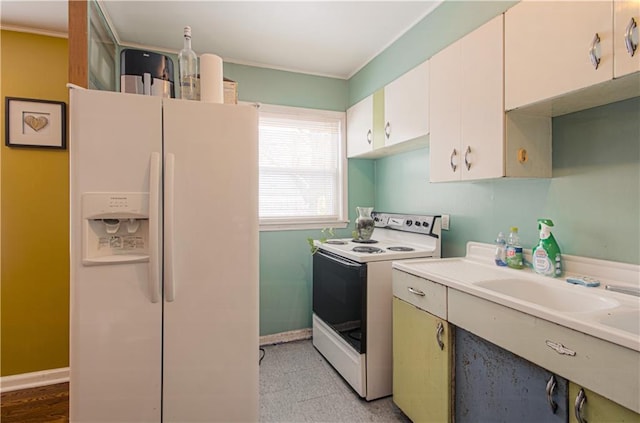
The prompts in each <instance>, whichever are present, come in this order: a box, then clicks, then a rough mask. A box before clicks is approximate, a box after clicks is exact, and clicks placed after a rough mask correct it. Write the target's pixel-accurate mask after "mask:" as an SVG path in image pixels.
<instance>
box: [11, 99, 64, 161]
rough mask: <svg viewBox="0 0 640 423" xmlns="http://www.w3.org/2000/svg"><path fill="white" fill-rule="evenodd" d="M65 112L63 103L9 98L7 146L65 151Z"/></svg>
mask: <svg viewBox="0 0 640 423" xmlns="http://www.w3.org/2000/svg"><path fill="white" fill-rule="evenodd" d="M66 111H67V105H66V104H65V103H64V102H62V101H48V100H37V99H31V98H18V97H6V103H5V130H6V134H5V144H6V145H7V146H9V147H38V148H58V149H66V148H67V131H66V126H67V114H66Z"/></svg>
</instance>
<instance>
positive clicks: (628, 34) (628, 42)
mask: <svg viewBox="0 0 640 423" xmlns="http://www.w3.org/2000/svg"><path fill="white" fill-rule="evenodd" d="M634 32H635V34H636V36H635V38H636V40H635V41H634V39H633V38H634V37H633V35H634V34H633V33H634ZM637 38H638V24H637V23H636V20H635V19H633V17H632V18H631V20H630V21H629V25H627V29H626V30H625V33H624V45H625V46H626V47H627V51H628V52H629V55H630V56H631V57H633V55H634V53H635V52H636V49H637V48H638V41H637Z"/></svg>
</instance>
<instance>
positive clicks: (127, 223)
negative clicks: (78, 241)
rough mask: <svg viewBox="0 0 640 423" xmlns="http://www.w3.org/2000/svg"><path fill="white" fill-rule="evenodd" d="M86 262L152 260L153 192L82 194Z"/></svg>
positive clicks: (83, 251) (85, 263) (113, 262)
mask: <svg viewBox="0 0 640 423" xmlns="http://www.w3.org/2000/svg"><path fill="white" fill-rule="evenodd" d="M82 232H83V233H82V237H83V239H82V244H83V246H82V263H83V264H84V265H99V264H116V263H137V262H145V261H149V251H150V250H149V194H148V193H129V192H124V193H123V192H118V193H102V192H101V193H85V194H83V195H82Z"/></svg>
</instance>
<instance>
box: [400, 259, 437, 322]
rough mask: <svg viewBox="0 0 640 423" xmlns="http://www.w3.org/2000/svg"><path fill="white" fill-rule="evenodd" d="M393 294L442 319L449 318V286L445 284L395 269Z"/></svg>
mask: <svg viewBox="0 0 640 423" xmlns="http://www.w3.org/2000/svg"><path fill="white" fill-rule="evenodd" d="M393 295H394V297H398V298H400V299H401V300H404V301H406V302H408V303H410V304H413V305H414V306H416V307H418V308H420V309H422V310H424V311H427V312H429V313H431V314H433V315H434V316H438V317H440V318H441V319H446V318H447V287H445V286H444V285H440V284H438V283H435V282H431V281H430V280H427V279H422V278H419V277H417V276H413V275H410V274H408V273H405V272H402V271H400V270H395V269H394V271H393Z"/></svg>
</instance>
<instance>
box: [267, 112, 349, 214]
mask: <svg viewBox="0 0 640 423" xmlns="http://www.w3.org/2000/svg"><path fill="white" fill-rule="evenodd" d="M343 132H344V113H340V112H327V111H319V110H310V109H298V108H291V107H276V106H261V107H260V142H259V143H260V154H259V168H260V198H259V204H260V221H261V224H269V223H274V224H282V223H293V224H295V223H310V222H332V221H339V220H341V219H343V216H344V212H343V207H344V187H345V186H346V185H345V181H344V180H343V179H344V169H345V167H346V166H345V165H344V154H343V150H344V148H343Z"/></svg>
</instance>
